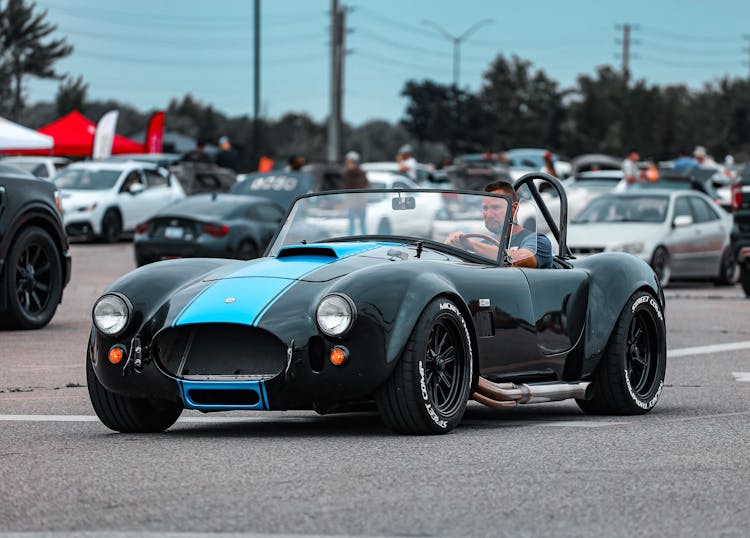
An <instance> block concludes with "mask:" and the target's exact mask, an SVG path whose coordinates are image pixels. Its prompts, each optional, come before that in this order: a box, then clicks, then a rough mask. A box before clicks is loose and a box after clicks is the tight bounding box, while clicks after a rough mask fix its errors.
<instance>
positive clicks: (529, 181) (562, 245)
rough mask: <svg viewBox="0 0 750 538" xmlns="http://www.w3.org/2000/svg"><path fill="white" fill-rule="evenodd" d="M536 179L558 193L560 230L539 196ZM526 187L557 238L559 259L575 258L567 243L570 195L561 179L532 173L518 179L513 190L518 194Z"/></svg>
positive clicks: (540, 173)
mask: <svg viewBox="0 0 750 538" xmlns="http://www.w3.org/2000/svg"><path fill="white" fill-rule="evenodd" d="M535 179H541V180H542V181H546V182H547V183H549V184H550V185H552V187H554V189H555V190H556V191H557V195H558V196H559V197H560V228H559V229H558V228H557V224H555V221H554V219H553V218H552V215H550V212H549V209H547V204H545V203H544V200H543V199H542V195H541V194H539V189H537V188H536V185H535V184H534V180H535ZM524 185H527V186H528V187H529V192H531V196H532V197H533V198H534V201H535V202H536V205H537V207H539V211H541V212H542V216H543V217H544V220H545V221H546V222H547V225H548V226H549V229H550V230H551V231H552V235H554V236H555V239H557V244H558V246H559V250H558V254H557V256H558V258H561V259H569V258H572V257H573V254H572V253H571V252H570V249H569V248H568V243H567V235H568V195H567V194H565V187H563V185H562V183H561V182H560V180H559V179H557V178H556V177H554V176H551V175H549V174H545V173H544V172H530V173H528V174H524V175H523V176H522V177H520V178H518V181H516V182H515V183H514V184H513V188H514V189H515V190H516V192H518V189H520V188H521V187H523V186H524Z"/></svg>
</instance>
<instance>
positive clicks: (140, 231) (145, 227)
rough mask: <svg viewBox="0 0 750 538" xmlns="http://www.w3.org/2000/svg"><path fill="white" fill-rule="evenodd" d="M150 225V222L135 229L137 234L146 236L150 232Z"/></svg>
mask: <svg viewBox="0 0 750 538" xmlns="http://www.w3.org/2000/svg"><path fill="white" fill-rule="evenodd" d="M149 226H150V224H149V223H148V222H144V223H142V224H139V225H138V226H136V227H135V233H137V234H145V233H146V232H147V231H148V227H149Z"/></svg>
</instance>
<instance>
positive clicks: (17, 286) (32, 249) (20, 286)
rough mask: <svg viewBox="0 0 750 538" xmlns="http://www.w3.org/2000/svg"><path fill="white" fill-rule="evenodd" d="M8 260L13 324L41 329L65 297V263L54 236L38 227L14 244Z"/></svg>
mask: <svg viewBox="0 0 750 538" xmlns="http://www.w3.org/2000/svg"><path fill="white" fill-rule="evenodd" d="M11 244H12V246H11V248H10V252H9V253H8V258H7V261H6V271H5V273H6V279H7V289H8V317H7V318H4V319H6V321H7V322H8V324H9V325H10V326H11V327H18V328H20V329H39V328H41V327H44V326H45V325H47V323H49V322H50V320H51V319H52V316H54V315H55V311H56V310H57V305H58V304H59V303H60V298H61V297H62V288H63V284H62V265H61V262H60V256H59V253H58V250H57V246H56V245H55V243H54V241H53V240H52V238H51V237H50V236H49V234H48V233H47V232H46V231H44V230H43V229H41V228H37V227H36V226H34V227H31V228H27V229H26V230H24V231H22V232H21V233H20V234H19V235H18V236H17V237H16V238H15V239H13V242H12V243H11Z"/></svg>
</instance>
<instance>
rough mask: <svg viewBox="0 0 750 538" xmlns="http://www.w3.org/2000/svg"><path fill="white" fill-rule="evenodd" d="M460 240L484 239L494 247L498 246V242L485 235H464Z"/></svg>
mask: <svg viewBox="0 0 750 538" xmlns="http://www.w3.org/2000/svg"><path fill="white" fill-rule="evenodd" d="M462 239H484V240H485V241H488V242H490V243H492V244H493V245H495V246H496V247H499V246H500V241H498V240H497V239H495V238H494V237H492V236H491V235H487V234H480V233H470V234H464V236H463V238H462Z"/></svg>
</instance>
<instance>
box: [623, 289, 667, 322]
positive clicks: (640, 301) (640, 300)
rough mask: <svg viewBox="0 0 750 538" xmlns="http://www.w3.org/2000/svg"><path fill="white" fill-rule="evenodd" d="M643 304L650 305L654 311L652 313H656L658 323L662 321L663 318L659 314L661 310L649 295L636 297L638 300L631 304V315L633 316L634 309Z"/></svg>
mask: <svg viewBox="0 0 750 538" xmlns="http://www.w3.org/2000/svg"><path fill="white" fill-rule="evenodd" d="M643 303H648V304H650V305H651V308H653V309H654V312H656V315H657V317H658V318H659V321H664V316H663V315H662V313H661V308H659V303H657V302H656V301H655V300H654V298H653V297H651V296H650V295H641V296H640V297H638V299H636V300H635V302H634V303H633V306H632V308H631V309H630V313H631V314H635V309H636V308H638V307H639V306H640V305H642V304H643Z"/></svg>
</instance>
